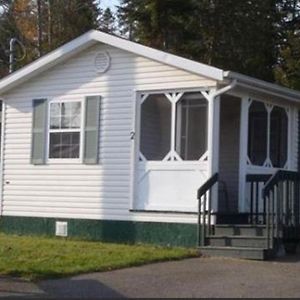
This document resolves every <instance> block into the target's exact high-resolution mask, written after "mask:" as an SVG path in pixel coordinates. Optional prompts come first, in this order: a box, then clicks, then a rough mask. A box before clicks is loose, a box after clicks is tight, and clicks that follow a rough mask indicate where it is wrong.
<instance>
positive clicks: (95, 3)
mask: <svg viewBox="0 0 300 300" xmlns="http://www.w3.org/2000/svg"><path fill="white" fill-rule="evenodd" d="M99 5H100V0H0V77H1V76H3V75H5V74H6V73H7V70H8V65H7V62H8V45H9V40H10V38H12V37H16V38H18V39H19V40H20V41H22V43H23V44H24V45H25V47H26V49H27V55H26V59H25V60H23V61H22V62H19V63H18V64H19V65H18V66H22V65H24V64H26V63H28V62H31V61H32V60H34V59H36V58H37V57H39V56H40V55H43V54H45V53H47V52H49V51H51V50H52V49H55V48H56V47H58V46H60V45H61V44H63V43H65V42H67V41H69V40H71V39H73V38H75V37H77V36H78V35H80V34H82V33H84V32H86V31H87V30H89V29H91V28H97V29H100V30H102V31H104V32H108V33H120V34H122V35H123V36H125V37H127V38H129V39H130V40H134V41H137V42H139V43H142V44H144V45H147V46H150V47H154V48H158V49H162V50H164V51H167V52H171V53H174V54H178V55H181V56H184V57H187V58H190V59H194V60H196V61H200V62H203V63H207V64H210V65H214V66H217V67H220V68H223V69H228V70H233V71H237V72H240V73H244V74H247V75H250V76H254V77H258V78H261V79H265V80H268V81H274V80H276V81H277V82H278V83H280V84H283V85H286V86H288V87H292V88H297V89H300V0H263V1H262V0H244V1H236V0H120V5H119V8H118V11H117V15H115V13H113V12H112V11H111V10H110V9H109V8H107V9H105V10H102V9H100V6H99Z"/></svg>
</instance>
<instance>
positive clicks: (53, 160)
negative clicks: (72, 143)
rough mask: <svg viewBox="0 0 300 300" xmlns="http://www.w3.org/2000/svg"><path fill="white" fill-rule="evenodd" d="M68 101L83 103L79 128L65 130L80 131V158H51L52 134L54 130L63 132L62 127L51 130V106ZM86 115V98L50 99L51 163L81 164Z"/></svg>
mask: <svg viewBox="0 0 300 300" xmlns="http://www.w3.org/2000/svg"><path fill="white" fill-rule="evenodd" d="M67 102H80V103H81V121H80V128H79V129H75V130H74V129H65V130H64V132H68V131H69V132H74V131H76V132H80V144H79V158H50V157H49V155H50V134H51V133H53V132H56V131H57V132H62V131H61V130H60V129H58V130H56V129H51V130H50V118H51V116H50V107H51V104H52V103H67ZM84 116H85V100H84V99H68V100H66V99H51V100H49V101H48V118H47V148H46V151H47V153H46V158H47V162H48V163H49V164H81V163H83V148H84V130H83V129H84V121H85V120H84Z"/></svg>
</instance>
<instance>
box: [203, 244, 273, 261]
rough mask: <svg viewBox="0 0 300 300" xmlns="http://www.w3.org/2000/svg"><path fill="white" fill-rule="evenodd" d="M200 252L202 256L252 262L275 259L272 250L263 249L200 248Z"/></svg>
mask: <svg viewBox="0 0 300 300" xmlns="http://www.w3.org/2000/svg"><path fill="white" fill-rule="evenodd" d="M199 250H200V252H201V254H204V255H208V256H222V257H233V258H242V259H251V260H266V259H269V258H272V257H273V251H272V250H268V249H262V248H245V247H213V246H205V247H200V248H199Z"/></svg>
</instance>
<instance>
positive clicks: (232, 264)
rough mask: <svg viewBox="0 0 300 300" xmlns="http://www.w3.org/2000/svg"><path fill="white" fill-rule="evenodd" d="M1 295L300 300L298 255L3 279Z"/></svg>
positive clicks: (199, 261)
mask: <svg viewBox="0 0 300 300" xmlns="http://www.w3.org/2000/svg"><path fill="white" fill-rule="evenodd" d="M0 296H2V297H4V296H6V297H7V296H27V297H28V296H30V297H35V296H36V297H39V298H41V297H48V298H49V297H55V298H63V297H72V298H76V297H80V298H91V297H93V298H107V297H117V298H121V297H125V298H126V297H137V298H142V297H144V298H145V297H147V298H156V297H158V298H161V297H171V298H192V297H197V298H200V297H205V298H209V297H214V298H216V297H222V298H252V297H253V298H257V297H259V298H268V297H272V298H277V297H278V298H291V297H295V298H300V256H290V257H288V258H283V259H281V260H276V261H269V262H259V261H246V260H237V259H225V258H209V257H203V258H196V259H187V260H183V261H177V262H167V263H158V264H152V265H147V266H142V267H136V268H129V269H123V270H118V271H112V272H105V273H92V274H85V275H80V276H75V277H72V278H66V279H59V280H46V281H41V282H38V283H29V282H24V281H21V280H19V279H13V278H1V279H0Z"/></svg>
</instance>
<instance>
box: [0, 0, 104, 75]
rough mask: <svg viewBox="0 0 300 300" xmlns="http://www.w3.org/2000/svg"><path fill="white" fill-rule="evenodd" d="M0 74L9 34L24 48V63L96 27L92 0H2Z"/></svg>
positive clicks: (3, 71)
mask: <svg viewBox="0 0 300 300" xmlns="http://www.w3.org/2000/svg"><path fill="white" fill-rule="evenodd" d="M0 7H2V9H1V11H2V13H1V14H0V28H1V30H0V44H1V52H0V59H1V61H0V63H1V65H0V74H2V75H4V74H6V73H7V71H8V67H7V61H8V45H9V40H10V39H11V38H12V37H15V38H17V39H18V40H20V41H21V42H22V43H23V44H24V46H25V48H26V50H27V51H26V52H27V53H26V59H25V60H23V61H22V62H20V63H19V65H24V64H26V63H28V62H31V61H32V60H34V59H36V58H37V57H39V56H41V55H43V54H45V53H47V52H49V51H51V50H52V49H55V48H56V47H58V46H60V45H62V44H64V43H66V42H68V41H70V40H72V39H73V38H75V37H77V36H79V35H81V34H82V33H84V32H86V31H88V30H89V29H92V28H98V25H99V24H98V17H99V14H100V9H99V7H98V3H97V2H96V1H94V0H14V1H5V0H1V2H0Z"/></svg>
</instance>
